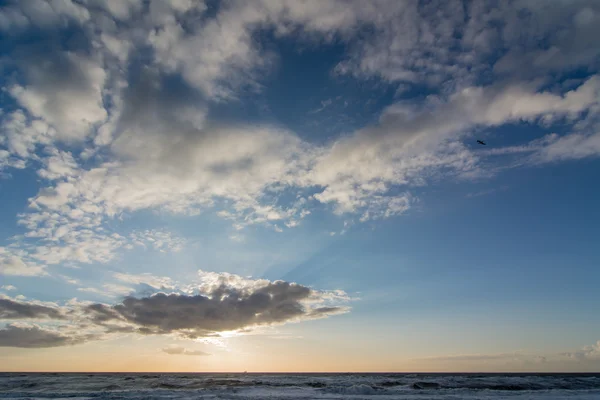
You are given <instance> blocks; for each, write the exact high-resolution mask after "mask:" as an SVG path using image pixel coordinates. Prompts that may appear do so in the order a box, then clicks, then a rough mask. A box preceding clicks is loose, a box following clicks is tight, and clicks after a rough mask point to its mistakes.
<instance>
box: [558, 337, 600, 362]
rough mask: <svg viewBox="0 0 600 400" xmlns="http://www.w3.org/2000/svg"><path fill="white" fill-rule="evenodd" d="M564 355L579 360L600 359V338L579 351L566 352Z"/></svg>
mask: <svg viewBox="0 0 600 400" xmlns="http://www.w3.org/2000/svg"><path fill="white" fill-rule="evenodd" d="M562 355H564V356H566V357H568V358H570V359H574V360H577V361H583V360H600V340H599V341H598V342H596V343H595V344H593V345H591V346H585V347H584V348H582V349H581V350H579V351H574V352H566V353H562Z"/></svg>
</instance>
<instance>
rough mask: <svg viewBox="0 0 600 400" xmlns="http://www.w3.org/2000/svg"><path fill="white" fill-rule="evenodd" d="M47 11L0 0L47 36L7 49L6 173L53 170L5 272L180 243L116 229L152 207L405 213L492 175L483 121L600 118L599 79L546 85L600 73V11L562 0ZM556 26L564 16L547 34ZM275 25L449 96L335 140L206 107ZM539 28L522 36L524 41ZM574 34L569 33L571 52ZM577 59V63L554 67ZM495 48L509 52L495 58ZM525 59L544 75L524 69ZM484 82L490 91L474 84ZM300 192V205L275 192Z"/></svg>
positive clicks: (227, 92)
mask: <svg viewBox="0 0 600 400" xmlns="http://www.w3.org/2000/svg"><path fill="white" fill-rule="evenodd" d="M584 3H585V4H584ZM39 4H40V5H39V7H32V6H31V3H28V2H27V3H23V4H21V3H13V4H11V5H9V6H7V7H3V8H2V9H1V10H0V29H9V28H10V29H17V28H18V29H27V27H28V26H31V25H34V26H36V27H37V28H39V29H42V30H43V31H44V32H49V34H48V35H45V36H44V37H43V38H42V39H40V40H41V41H39V42H35V43H27V44H26V45H25V44H23V46H17V47H20V48H21V49H22V51H16V52H13V53H11V55H10V59H11V66H13V67H14V68H15V71H16V74H17V76H18V78H19V79H16V80H14V81H11V82H10V84H9V85H8V86H7V89H8V93H9V94H10V95H12V97H13V98H14V100H15V101H16V102H17V104H18V105H19V106H20V108H21V109H18V110H15V111H12V112H10V113H7V114H5V115H2V124H3V130H2V134H1V135H0V146H2V149H0V167H18V168H23V167H25V165H26V164H27V163H29V164H30V165H35V166H36V168H37V169H38V175H39V176H40V177H42V178H44V182H43V187H42V188H41V190H40V191H39V193H38V194H37V195H36V196H34V197H33V198H32V199H31V200H30V209H29V210H28V211H27V212H25V213H23V214H21V215H20V216H19V223H20V224H21V225H22V226H23V227H24V228H25V229H26V232H25V234H24V235H23V238H22V239H19V240H18V241H17V243H15V246H16V247H15V248H14V249H13V250H10V252H9V251H8V250H7V252H6V255H5V256H4V258H3V260H5V261H2V262H4V263H5V264H6V265H9V264H10V267H6V268H7V270H8V271H13V273H20V274H22V273H27V274H30V275H31V274H34V271H37V274H39V273H41V271H43V267H42V266H37V265H38V264H40V265H46V264H51V265H54V264H64V263H70V262H77V263H94V262H100V263H107V262H109V261H111V260H113V259H114V258H115V257H116V256H117V254H118V252H119V251H121V250H122V249H129V248H133V247H135V245H136V244H137V245H141V246H144V247H146V248H153V249H154V250H157V251H177V250H179V249H181V247H182V246H183V245H184V241H183V240H182V239H180V238H177V237H175V236H174V235H173V234H170V233H166V232H158V231H154V230H148V231H145V232H133V233H130V232H128V233H127V234H124V233H122V232H120V230H119V229H113V228H111V227H110V226H111V225H115V224H112V222H114V221H115V220H116V219H117V218H119V217H121V216H122V215H123V214H127V213H134V212H137V211H141V210H152V211H163V212H165V211H166V212H169V213H177V214H183V215H195V214H198V213H201V212H203V211H205V210H206V209H212V210H214V211H215V212H217V213H218V214H219V215H220V216H222V217H224V218H227V219H231V220H232V221H233V225H234V227H235V228H236V229H242V228H244V227H245V226H247V225H250V224H260V225H263V226H268V227H270V228H272V229H275V230H277V231H282V230H284V229H285V228H288V229H290V228H293V227H295V226H297V225H299V224H300V222H301V220H302V218H304V217H306V216H307V215H308V214H309V213H310V209H311V208H313V207H316V206H318V205H319V203H322V204H328V205H331V206H332V208H333V210H334V212H336V213H337V214H346V217H345V218H347V220H353V218H356V219H357V220H358V221H368V220H374V219H379V218H388V217H392V216H395V215H401V214H403V213H405V212H407V211H408V210H409V209H410V207H412V205H413V204H414V203H415V202H417V201H418V198H417V196H416V195H415V194H414V193H413V192H415V190H414V188H418V187H420V186H423V185H425V184H427V183H429V182H431V181H434V180H437V179H442V178H447V177H449V176H450V177H460V178H466V177H474V176H482V175H484V174H486V173H487V174H489V173H490V172H489V171H483V170H482V168H481V158H482V157H484V156H489V155H491V154H490V153H489V152H488V153H485V152H483V151H482V152H479V153H475V152H474V151H472V150H470V148H469V147H468V146H465V145H464V144H462V143H461V141H462V140H463V139H464V138H465V137H467V136H468V135H469V134H471V132H472V131H473V130H474V129H481V128H486V127H493V126H499V125H502V124H506V123H519V122H529V123H537V124H541V125H544V126H548V125H550V124H552V123H554V122H557V121H559V120H560V121H565V122H567V123H570V124H575V125H576V124H577V123H579V122H580V120H581V118H584V116H585V115H586V114H587V115H588V116H587V117H585V118H590V119H592V120H593V115H597V113H598V111H599V104H598V98H599V97H600V79H599V78H598V77H597V76H595V75H592V76H591V77H590V78H588V79H587V80H585V81H584V82H583V83H582V84H580V85H579V86H577V87H576V88H574V89H572V90H570V91H564V90H562V91H560V90H558V89H556V88H555V87H549V85H548V81H547V80H546V79H545V78H546V77H547V75H548V73H550V72H552V71H553V73H555V72H556V71H563V70H564V71H567V70H569V68H571V67H576V66H585V65H587V66H589V71H590V74H592V73H593V72H594V71H595V70H596V69H594V68H595V66H596V64H595V63H596V61H597V60H598V56H599V54H600V47H599V46H598V44H597V41H596V40H595V39H594V38H595V37H596V36H597V35H596V36H594V35H593V34H594V33H595V32H596V31H597V28H596V26H600V25H598V24H595V23H594V22H595V21H596V20H597V19H598V17H599V15H600V13H599V9H598V6H597V5H596V4H593V3H589V4H588V3H586V2H582V3H577V4H575V3H573V4H561V5H560V7H557V9H556V10H555V9H551V8H548V7H543V6H540V5H539V4H534V3H519V5H518V7H516V8H515V9H514V10H513V9H512V8H511V7H507V6H505V5H500V4H499V5H493V6H489V5H485V4H477V3H472V4H469V5H468V6H467V7H463V4H462V2H446V3H444V4H443V5H440V6H439V8H436V9H435V10H434V9H432V6H427V5H425V6H419V4H418V3H417V2H396V1H389V2H386V3H385V5H384V6H382V5H381V4H377V5H376V4H375V3H372V2H364V1H328V2H321V1H309V2H297V1H267V0H265V1H256V2H237V1H233V2H224V3H222V4H219V5H218V6H217V7H216V8H215V9H214V16H209V15H207V14H206V11H207V10H208V9H207V7H206V4H204V2H189V1H169V2H167V1H154V2H150V3H148V4H144V3H143V2H141V1H133V0H132V1H127V2H125V1H123V2H110V1H102V0H88V1H81V2H71V1H62V2H40V3H39ZM518 10H521V11H528V12H519V11H518ZM465 13H466V14H465ZM523 18H525V20H524V19H523ZM199 19H201V20H202V23H201V24H196V23H194V24H190V21H197V20H199ZM561 19H565V20H568V21H572V22H573V23H572V24H566V25H564V26H563V25H560V26H561V29H560V30H559V31H560V32H555V30H554V29H553V27H554V26H556V24H557V22H560V20H561ZM500 22H503V23H500ZM523 22H531V24H523ZM65 26H68V27H69V28H71V29H74V33H73V35H74V39H73V41H69V42H68V43H57V42H55V41H54V39H53V38H55V37H57V36H56V35H54V34H50V33H54V32H55V31H56V30H60V29H62V28H63V27H65ZM37 28H36V29H37ZM517 28H518V29H517ZM265 31H269V32H272V33H273V34H274V36H275V37H276V38H280V37H283V36H285V37H291V38H294V39H297V40H299V41H302V42H305V43H306V42H308V43H311V44H320V43H323V42H332V41H334V40H337V41H339V42H341V43H343V44H344V45H345V46H346V47H347V48H348V49H349V53H348V54H347V55H346V56H345V59H344V60H343V61H342V62H341V63H340V64H339V65H338V67H337V69H336V71H337V72H338V73H346V74H351V75H353V76H357V77H368V78H371V77H378V78H381V79H383V80H384V81H387V82H399V81H406V82H404V83H403V85H404V86H405V85H407V84H414V83H418V84H429V85H431V84H434V87H435V88H438V89H439V91H437V93H436V94H435V95H431V96H429V97H427V98H425V99H419V100H418V101H413V102H412V103H408V102H406V101H398V102H396V103H395V104H392V105H390V106H389V107H387V108H386V109H384V110H383V112H382V113H381V116H380V118H379V120H378V121H377V123H375V124H371V125H367V126H365V127H364V128H362V129H358V130H356V131H354V132H350V133H349V134H348V135H345V136H343V137H339V138H337V139H334V140H332V141H331V142H328V143H327V144H316V143H312V142H308V141H306V140H303V139H301V138H300V137H299V136H298V135H296V134H295V133H294V132H290V131H289V130H288V129H286V128H284V127H280V126H274V125H266V124H259V123H256V124H252V125H242V124H235V123H233V122H230V121H229V122H226V121H218V120H215V118H214V115H213V114H212V111H211V110H212V108H211V107H212V106H213V105H214V104H215V103H220V102H224V101H232V100H235V99H238V100H239V99H240V96H239V94H240V93H245V91H246V90H247V89H250V90H259V89H260V86H261V84H262V82H263V78H264V75H265V73H266V72H268V71H269V70H270V67H271V66H272V62H273V61H274V60H275V59H276V55H274V54H271V53H270V51H269V50H268V49H269V46H263V42H262V41H261V40H258V39H257V34H260V33H263V32H265ZM368 32H370V33H368ZM515 32H516V33H515ZM518 32H525V33H527V35H525V36H522V35H520V34H519V33H518ZM357 33H360V35H357ZM367 33H368V34H367ZM528 35H530V36H531V38H532V39H531V40H529V39H528V40H521V39H522V38H523V37H529V36H528ZM259 36H260V35H259ZM11 38H12V39H11V40H15V43H19V42H18V41H19V40H20V39H19V38H17V37H11ZM533 38H535V40H533ZM566 38H570V39H569V40H576V44H575V45H569V46H567V45H566V44H567V43H568V40H567V39H566ZM542 39H543V40H542ZM541 42H543V43H544V44H543V46H542V47H541V48H538V49H534V47H535V46H538V47H539V45H540V43H541ZM148 46H150V47H152V49H153V50H154V52H153V53H152V54H151V56H152V57H153V58H151V59H150V60H148V62H147V63H143V62H142V63H140V62H139V58H136V57H133V58H132V55H133V56H137V55H138V53H139V52H140V51H141V50H140V49H148ZM506 49H509V51H508V52H507V51H506ZM534 50H535V51H534ZM566 54H568V55H569V57H568V60H569V61H560V60H565V57H563V56H565V55H566ZM530 55H531V56H530ZM561 55H562V56H561ZM494 57H495V58H497V59H498V62H496V63H495V65H494V66H493V67H489V66H488V64H489V60H490V59H493V58H494ZM532 57H533V58H532ZM132 60H137V62H133V61H132ZM484 61H485V62H484ZM524 66H525V67H526V68H528V69H531V70H535V71H538V72H539V75H540V76H539V77H537V78H539V79H532V77H531V76H529V75H527V74H524V72H523V69H524V68H523V67H524ZM532 66H536V68H533V67H532ZM131 68H133V69H134V70H135V71H134V72H132V71H131V70H130V69H131ZM536 73H537V72H536ZM490 77H491V78H497V79H496V80H495V83H494V84H489V85H482V84H480V85H476V84H475V82H489V81H490V79H489V78H490ZM441 82H444V84H441ZM408 92H410V90H405V91H403V93H401V94H400V96H403V95H404V94H405V93H408ZM330 101H331V99H329V100H326V101H324V102H323V104H322V107H325V106H328V105H329V104H330ZM590 115H592V117H589V116H590ZM595 132H597V130H596V131H593V132H592V131H590V130H589V129H583V128H577V130H576V131H574V132H572V133H571V134H569V135H564V136H561V137H555V136H551V137H548V138H546V141H545V142H544V143H541V142H535V143H532V144H530V145H528V146H525V147H523V146H521V147H520V148H519V149H520V150H519V151H522V152H523V153H531V154H530V156H531V159H532V160H537V161H535V162H548V161H556V160H562V159H577V158H583V157H588V156H595V155H598V154H599V153H600V151H599V150H598V149H599V146H600V145H599V144H598V143H599V141H598V140H597V137H598V135H597V134H595ZM517 150H518V149H517V147H515V148H512V149H503V151H505V152H506V153H510V152H513V153H514V154H516V153H515V152H516V151H517ZM498 153H499V151H497V153H496V154H498ZM530 162H533V161H530ZM308 193H310V194H308ZM289 195H293V196H296V200H293V201H291V202H287V201H283V200H282V199H283V198H286V196H289ZM238 237H239V236H238ZM15 249H17V250H19V249H20V250H19V251H17V250H15ZM21 250H22V251H25V253H22V252H20V251H21ZM15 257H17V258H15ZM6 260H9V261H6ZM15 271H20V272H15Z"/></svg>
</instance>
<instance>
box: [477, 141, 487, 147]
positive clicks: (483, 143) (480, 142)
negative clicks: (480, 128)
mask: <svg viewBox="0 0 600 400" xmlns="http://www.w3.org/2000/svg"><path fill="white" fill-rule="evenodd" d="M477 143H479V144H482V145H484V146H485V142H484V141H483V140H478V141H477Z"/></svg>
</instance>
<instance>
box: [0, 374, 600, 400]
mask: <svg viewBox="0 0 600 400" xmlns="http://www.w3.org/2000/svg"><path fill="white" fill-rule="evenodd" d="M0 399H69V400H87V399H98V400H99V399H140V400H141V399H161V400H171V399H172V400H179V399H286V400H294V399H356V400H358V399H381V400H383V399H407V400H417V399H419V400H425V399H431V400H438V399H439V400H442V399H444V400H458V399H469V400H475V399H482V400H483V399H486V400H491V399H512V400H524V399H551V400H554V399H572V400H575V399H577V400H584V399H585V400H592V399H595V400H600V374H509V375H506V374H143V373H140V374H63V373H56V374H51V373H48V374H18V373H2V374H0Z"/></svg>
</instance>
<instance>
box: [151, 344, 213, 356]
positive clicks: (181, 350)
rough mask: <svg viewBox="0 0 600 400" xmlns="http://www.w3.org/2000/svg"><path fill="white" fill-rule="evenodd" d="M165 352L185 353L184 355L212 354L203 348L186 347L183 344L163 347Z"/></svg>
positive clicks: (173, 353) (172, 353)
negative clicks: (202, 349)
mask: <svg viewBox="0 0 600 400" xmlns="http://www.w3.org/2000/svg"><path fill="white" fill-rule="evenodd" d="M162 351H163V352H164V353H167V354H171V355H183V356H210V354H209V353H206V352H204V351H201V350H192V349H186V348H185V347H183V346H177V345H171V346H168V347H165V348H163V349H162Z"/></svg>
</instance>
